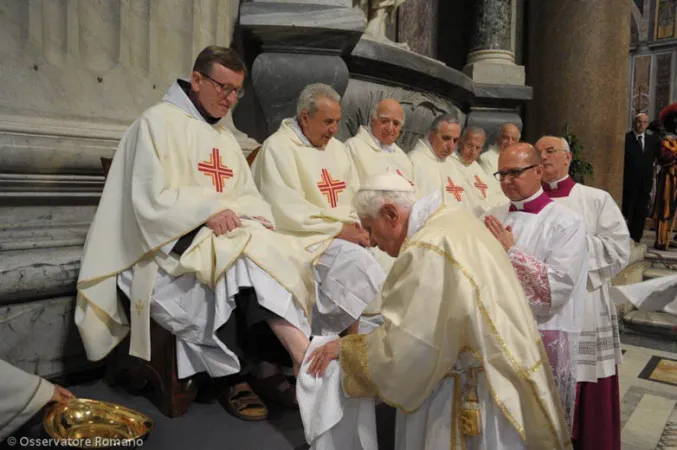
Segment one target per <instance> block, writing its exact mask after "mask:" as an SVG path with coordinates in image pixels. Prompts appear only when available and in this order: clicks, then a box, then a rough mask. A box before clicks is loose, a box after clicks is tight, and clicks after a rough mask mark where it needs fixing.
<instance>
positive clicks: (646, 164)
mask: <svg viewBox="0 0 677 450" xmlns="http://www.w3.org/2000/svg"><path fill="white" fill-rule="evenodd" d="M648 126H649V117H648V116H647V115H646V114H644V113H641V114H637V115H636V116H635V119H634V120H633V122H632V131H629V132H628V133H627V134H626V135H625V168H624V170H623V215H624V216H625V220H627V221H628V228H629V230H630V237H631V238H632V240H634V241H635V242H639V241H640V240H641V239H642V234H643V233H644V222H645V221H646V217H647V215H648V214H649V197H650V195H651V188H652V187H653V174H654V162H655V161H656V159H657V158H658V157H659V154H660V140H659V138H658V137H657V136H654V135H652V134H649V133H646V129H647V127H648Z"/></svg>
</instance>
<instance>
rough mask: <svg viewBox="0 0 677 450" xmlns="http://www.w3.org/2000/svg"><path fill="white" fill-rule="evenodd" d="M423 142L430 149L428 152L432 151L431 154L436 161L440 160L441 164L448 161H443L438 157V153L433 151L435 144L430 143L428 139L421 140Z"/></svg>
mask: <svg viewBox="0 0 677 450" xmlns="http://www.w3.org/2000/svg"><path fill="white" fill-rule="evenodd" d="M421 142H423V143H424V144H425V146H426V147H428V150H430V153H432V154H433V157H434V158H435V159H436V160H438V161H440V162H444V161H446V159H447V158H444V159H442V158H440V157H439V156H438V155H437V153H435V150H434V149H433V144H431V143H430V141H429V140H428V138H427V137H426V138H423V139H421Z"/></svg>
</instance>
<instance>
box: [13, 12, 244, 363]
mask: <svg viewBox="0 0 677 450" xmlns="http://www.w3.org/2000/svg"><path fill="white" fill-rule="evenodd" d="M238 6H239V2H238V1H237V0H31V1H28V0H3V1H2V2H0V60H1V61H2V63H1V66H0V220H1V223H2V225H0V318H1V319H0V358H3V359H7V360H9V361H10V362H13V363H15V364H17V365H18V366H19V367H21V368H23V369H26V370H29V371H31V372H36V373H38V374H40V375H54V374H57V373H59V372H62V371H64V370H69V368H73V367H77V366H78V365H81V364H82V363H83V362H84V357H83V353H82V348H81V346H80V341H79V339H75V338H74V337H77V331H76V330H75V327H74V325H73V323H72V308H73V295H74V291H75V281H76V279H77V274H78V272H79V264H80V256H81V248H82V245H83V243H84V240H85V238H86V234H87V230H88V227H89V223H90V221H91V218H92V216H93V213H94V211H95V208H96V204H97V202H98V198H99V195H100V192H101V190H102V188H103V181H104V179H103V175H102V170H101V162H100V157H102V156H111V155H112V154H113V153H114V151H115V148H116V146H117V142H118V140H119V139H120V137H121V136H122V134H123V132H124V130H125V128H126V127H127V126H128V125H129V124H130V123H131V122H132V121H133V120H134V119H135V118H136V116H138V115H139V114H140V113H141V112H142V111H143V110H144V109H146V108H147V107H149V106H151V105H152V104H153V103H155V102H157V101H159V100H160V99H161V98H162V95H163V94H164V91H165V90H166V89H167V87H168V86H169V85H170V84H171V83H172V82H173V81H174V79H175V78H177V77H184V76H187V75H188V74H189V73H190V68H191V66H192V61H193V59H194V57H195V56H196V55H197V53H198V52H199V51H200V50H201V49H202V48H204V47H205V46H207V45H210V44H220V45H226V46H227V45H229V44H230V42H231V37H232V32H233V29H234V24H235V20H236V19H237V11H238ZM74 333H75V334H74ZM78 361H79V362H78Z"/></svg>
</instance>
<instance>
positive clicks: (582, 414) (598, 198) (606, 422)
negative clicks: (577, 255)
mask: <svg viewBox="0 0 677 450" xmlns="http://www.w3.org/2000/svg"><path fill="white" fill-rule="evenodd" d="M536 149H537V150H538V151H540V152H541V156H542V158H543V167H544V173H543V189H544V190H545V192H546V194H548V196H549V197H550V198H552V199H553V200H554V201H555V202H557V203H560V204H562V205H565V206H567V207H569V208H570V209H572V210H573V211H575V212H577V213H578V214H580V215H581V216H582V217H583V219H584V220H585V225H586V238H585V239H586V242H587V254H588V280H587V290H588V292H587V295H586V298H585V300H584V302H583V303H584V305H585V311H584V312H583V315H582V317H583V324H582V329H581V337H580V344H579V348H578V377H577V379H578V382H579V385H578V390H579V393H578V396H577V399H576V403H577V405H576V419H575V423H574V439H575V442H576V446H577V448H582V449H588V448H589V449H593V448H594V449H603V450H607V449H608V450H617V449H619V448H620V434H621V429H620V398H619V387H618V367H617V366H618V364H621V362H622V353H621V346H620V338H619V334H618V317H617V315H616V307H615V305H614V304H613V302H612V301H611V298H610V295H609V286H610V283H611V280H612V278H614V277H615V276H616V275H617V274H618V273H619V272H620V271H621V270H622V269H623V268H624V267H625V266H626V265H627V264H628V260H629V258H630V235H629V231H628V227H627V225H626V223H625V220H624V219H623V214H622V213H621V210H620V208H618V206H617V205H616V202H615V201H614V199H613V198H612V197H611V195H609V193H607V192H605V191H602V190H600V189H595V188H592V187H589V186H584V185H582V184H578V183H575V182H574V181H573V180H572V179H571V177H569V165H570V164H571V151H570V148H569V144H568V143H567V142H566V140H565V139H562V138H560V137H553V136H545V137H543V138H541V139H539V140H538V142H536Z"/></svg>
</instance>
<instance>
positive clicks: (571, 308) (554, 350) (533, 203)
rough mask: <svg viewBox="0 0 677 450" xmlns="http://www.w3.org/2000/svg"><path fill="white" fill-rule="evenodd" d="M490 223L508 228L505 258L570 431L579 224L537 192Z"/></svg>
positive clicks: (581, 279) (582, 250)
mask: <svg viewBox="0 0 677 450" xmlns="http://www.w3.org/2000/svg"><path fill="white" fill-rule="evenodd" d="M496 217H497V218H498V219H499V220H501V221H502V222H503V224H504V225H505V226H510V227H512V233H513V236H514V238H515V245H513V246H512V247H511V248H510V250H509V251H508V257H509V258H510V261H511V262H512V265H513V267H514V268H515V272H516V273H517V278H518V279H519V280H520V283H521V284H522V288H523V289H524V293H525V294H526V296H527V300H528V301H529V305H530V307H531V311H532V312H533V313H534V317H535V318H536V326H537V327H538V330H539V331H540V333H541V338H542V339H543V345H544V346H545V350H546V352H547V354H548V359H549V360H550V366H551V367H552V371H553V375H554V377H555V383H556V384H557V387H558V389H559V395H560V399H561V401H562V406H563V407H564V412H565V417H566V419H567V423H568V424H569V426H570V427H571V426H572V425H573V419H574V406H575V400H576V376H577V354H578V340H579V333H580V327H581V322H582V315H583V311H584V309H585V305H584V304H583V302H584V298H585V293H586V289H585V285H586V279H587V274H588V272H587V266H588V261H587V253H586V247H585V245H586V244H585V224H584V222H583V218H582V217H580V216H579V215H578V214H576V213H574V212H573V211H571V210H570V209H569V208H567V207H565V206H562V205H558V204H556V203H554V202H553V201H552V200H551V199H550V198H549V197H548V196H547V195H545V194H544V192H543V190H541V189H539V191H538V192H537V193H536V194H534V195H533V196H532V197H530V198H528V199H525V200H523V201H520V202H512V204H511V207H510V210H509V212H508V213H507V215H506V217H505V218H502V217H500V216H499V215H496Z"/></svg>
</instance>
